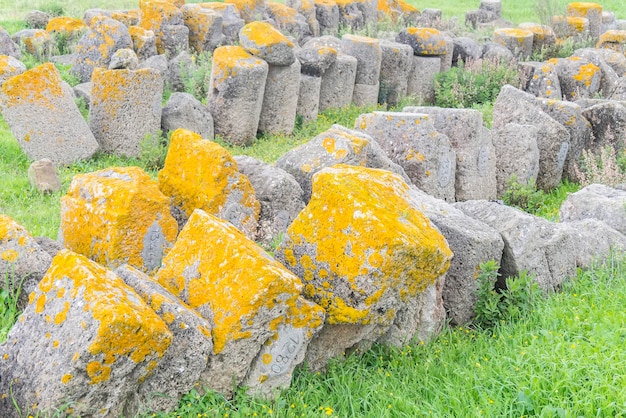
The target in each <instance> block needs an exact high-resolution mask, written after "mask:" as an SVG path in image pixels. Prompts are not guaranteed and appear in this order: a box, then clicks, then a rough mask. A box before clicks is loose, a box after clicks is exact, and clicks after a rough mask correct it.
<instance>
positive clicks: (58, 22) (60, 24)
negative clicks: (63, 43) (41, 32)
mask: <svg viewBox="0 0 626 418" xmlns="http://www.w3.org/2000/svg"><path fill="white" fill-rule="evenodd" d="M86 29H87V25H85V23H84V22H83V21H82V20H80V19H76V18H73V17H67V16H58V17H53V18H52V19H50V20H49V21H48V24H47V25H46V32H50V33H58V34H64V35H72V34H74V33H75V32H80V31H83V30H86Z"/></svg>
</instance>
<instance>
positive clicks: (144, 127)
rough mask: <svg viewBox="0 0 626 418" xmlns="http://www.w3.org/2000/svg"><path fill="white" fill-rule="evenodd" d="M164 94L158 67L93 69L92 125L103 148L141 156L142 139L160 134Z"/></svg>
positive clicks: (118, 152) (131, 155)
mask: <svg viewBox="0 0 626 418" xmlns="http://www.w3.org/2000/svg"><path fill="white" fill-rule="evenodd" d="M162 98H163V78H162V77H161V74H160V73H159V72H158V71H157V70H154V69H148V68H145V69H140V70H135V71H133V70H103V69H101V68H97V69H96V70H94V73H93V87H92V89H91V104H90V106H89V127H90V128H91V131H92V132H93V134H94V136H95V137H96V139H97V140H98V143H99V144H100V147H101V148H102V150H103V151H105V152H107V153H111V154H114V155H123V156H127V157H138V156H139V155H140V153H141V148H140V143H141V141H142V140H144V139H145V138H146V136H153V137H156V136H157V135H159V131H160V129H161V110H162V109H161V100H162Z"/></svg>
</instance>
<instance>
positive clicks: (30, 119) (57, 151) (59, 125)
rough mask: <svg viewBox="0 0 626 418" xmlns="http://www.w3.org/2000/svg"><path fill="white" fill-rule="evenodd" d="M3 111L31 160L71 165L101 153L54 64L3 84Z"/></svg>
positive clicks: (0, 96) (0, 104)
mask: <svg viewBox="0 0 626 418" xmlns="http://www.w3.org/2000/svg"><path fill="white" fill-rule="evenodd" d="M0 110H1V111H2V116H3V117H4V120H5V121H6V122H7V124H8V125H9V127H10V128H11V132H12V133H13V136H14V137H15V138H16V139H17V141H18V143H19V145H20V148H22V151H24V153H25V154H26V155H27V156H28V158H30V159H33V160H40V159H42V158H49V159H50V160H52V161H53V162H54V163H57V164H72V163H74V162H76V161H78V160H82V159H87V158H90V157H91V156H92V155H93V154H94V153H95V152H96V150H97V149H98V143H97V141H96V139H95V138H94V136H93V134H92V133H91V131H90V130H89V127H88V126H87V123H86V122H85V120H84V119H83V116H82V115H81V114H80V111H79V110H78V107H77V106H76V103H75V102H74V98H73V97H72V95H71V93H70V91H68V90H67V89H65V88H64V87H63V85H62V79H61V75H60V74H59V72H58V70H57V69H56V67H55V66H54V65H53V64H51V63H45V64H42V65H40V66H38V67H35V68H33V69H31V70H28V71H26V72H24V73H22V74H19V75H16V76H14V77H11V78H9V79H8V80H6V81H5V82H4V83H2V88H1V90H0Z"/></svg>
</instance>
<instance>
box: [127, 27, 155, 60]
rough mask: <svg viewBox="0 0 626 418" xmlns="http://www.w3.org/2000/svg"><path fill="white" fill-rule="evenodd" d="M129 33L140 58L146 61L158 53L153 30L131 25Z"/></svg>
mask: <svg viewBox="0 0 626 418" xmlns="http://www.w3.org/2000/svg"><path fill="white" fill-rule="evenodd" d="M128 33H129V34H130V37H131V39H132V40H133V49H134V51H135V53H136V54H137V57H138V58H139V59H140V60H142V61H144V60H146V59H148V58H150V57H152V56H154V55H157V49H156V36H155V34H154V32H153V31H151V30H148V29H144V28H142V27H140V26H130V27H129V28H128Z"/></svg>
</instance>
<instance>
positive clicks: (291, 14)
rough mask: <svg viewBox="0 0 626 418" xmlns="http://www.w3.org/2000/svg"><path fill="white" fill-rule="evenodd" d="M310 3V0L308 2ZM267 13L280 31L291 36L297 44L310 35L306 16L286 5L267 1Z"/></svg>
mask: <svg viewBox="0 0 626 418" xmlns="http://www.w3.org/2000/svg"><path fill="white" fill-rule="evenodd" d="M312 3H313V2H312V1H310V4H312ZM267 15H268V17H269V18H270V19H272V20H273V21H274V23H275V24H276V27H277V28H278V29H279V30H280V31H281V32H282V33H284V34H286V35H289V36H293V37H294V38H295V39H296V41H297V42H298V43H299V44H301V43H302V42H303V41H305V40H307V39H309V38H310V37H311V36H312V32H311V27H310V26H309V22H308V20H307V18H306V17H305V16H304V15H303V14H300V13H298V11H297V10H296V9H294V8H292V7H289V6H288V5H285V4H282V3H278V2H268V3H267Z"/></svg>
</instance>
